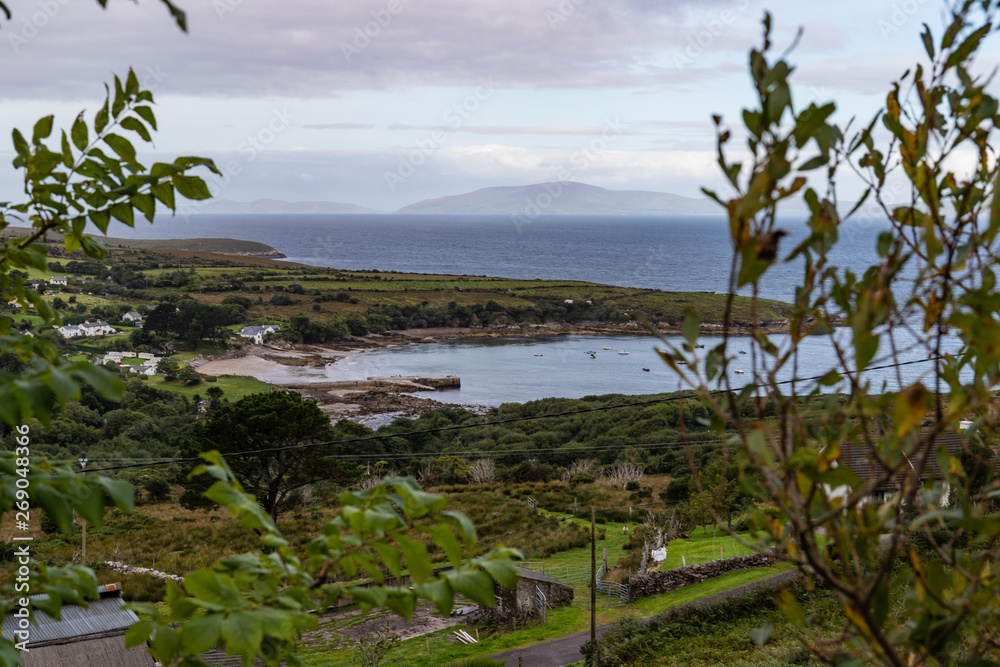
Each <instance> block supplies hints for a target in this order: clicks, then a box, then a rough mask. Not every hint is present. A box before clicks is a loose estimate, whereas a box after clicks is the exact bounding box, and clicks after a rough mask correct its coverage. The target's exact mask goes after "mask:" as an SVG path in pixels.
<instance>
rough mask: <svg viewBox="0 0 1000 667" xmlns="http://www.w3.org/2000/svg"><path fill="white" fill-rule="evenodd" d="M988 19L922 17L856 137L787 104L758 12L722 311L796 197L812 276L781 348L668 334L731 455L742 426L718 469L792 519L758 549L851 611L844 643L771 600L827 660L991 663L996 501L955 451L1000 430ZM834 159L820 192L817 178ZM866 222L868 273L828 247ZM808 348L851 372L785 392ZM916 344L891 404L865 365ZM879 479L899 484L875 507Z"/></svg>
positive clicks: (814, 112) (999, 294)
mask: <svg viewBox="0 0 1000 667" xmlns="http://www.w3.org/2000/svg"><path fill="white" fill-rule="evenodd" d="M996 12H997V9H996V7H995V6H992V5H991V3H989V2H985V1H980V0H964V1H963V2H959V3H956V4H955V5H954V7H953V13H952V15H951V16H950V17H949V19H948V23H947V25H946V26H945V29H944V30H943V34H941V35H939V36H937V37H935V35H934V34H933V33H932V31H931V29H930V28H928V27H926V26H925V30H924V32H923V34H922V35H921V38H922V43H923V49H924V51H925V52H926V56H927V59H926V61H925V62H922V63H919V64H918V65H917V66H916V67H914V68H913V69H911V70H909V71H907V72H906V73H905V74H904V75H903V76H902V77H901V78H900V79H899V81H897V82H895V83H894V84H893V85H892V88H891V90H890V91H889V92H888V95H887V98H886V105H885V108H884V109H883V110H882V111H881V112H880V113H879V114H878V115H877V116H876V117H875V118H874V119H872V121H871V122H870V123H869V124H867V125H865V126H864V127H862V128H861V129H860V130H858V131H855V132H853V134H848V133H847V132H846V130H844V129H841V128H840V127H838V126H837V125H835V124H833V123H831V122H830V118H831V116H832V114H833V113H834V111H835V108H836V107H835V105H834V104H832V103H827V104H817V103H810V104H809V105H808V106H806V107H805V108H800V107H796V106H795V104H794V103H793V95H792V89H791V86H790V83H789V76H790V74H791V72H792V67H791V66H790V65H789V64H788V62H787V61H786V60H785V58H784V57H781V58H777V59H773V58H772V57H771V56H770V49H771V38H770V27H771V19H770V16H769V15H765V18H764V43H763V47H762V48H761V49H759V50H753V51H752V52H751V54H750V72H751V75H752V80H753V84H754V89H755V91H756V94H757V102H759V105H756V106H755V107H754V108H751V109H747V110H745V111H744V112H743V116H742V120H743V124H744V126H745V131H746V133H747V136H748V140H747V142H748V143H747V145H748V147H749V149H750V153H751V156H750V158H751V159H750V160H749V162H748V163H746V161H745V159H744V158H743V156H740V158H739V159H738V160H734V161H730V160H729V158H728V156H727V143H728V141H729V140H730V139H731V137H732V136H733V135H732V133H731V132H730V131H729V130H728V129H725V128H724V127H722V123H721V119H720V118H718V117H716V123H717V125H718V126H719V128H718V139H717V142H718V156H719V166H720V167H721V169H722V171H723V173H724V175H725V177H726V179H727V181H728V184H729V185H730V186H731V188H732V189H733V191H734V192H735V194H734V195H733V196H731V197H728V196H723V195H720V194H716V193H714V192H708V191H706V192H707V193H708V194H709V196H711V197H712V198H714V199H715V200H716V201H718V202H719V203H720V204H721V205H722V206H723V207H724V209H725V213H726V215H727V217H728V218H729V233H730V237H731V240H732V244H733V257H732V262H731V271H730V295H731V297H730V299H731V298H732V295H733V294H735V292H736V291H737V289H747V290H749V292H750V293H751V294H752V295H753V298H754V299H756V298H757V294H758V291H759V289H758V288H759V281H760V279H761V277H762V276H765V275H766V274H767V273H768V271H769V270H770V269H771V267H772V266H773V265H774V264H775V263H776V262H777V261H779V260H781V253H780V252H779V249H780V248H779V242H780V241H781V238H782V236H783V230H781V229H780V228H779V227H778V225H777V215H778V214H779V211H780V210H781V209H782V207H783V206H784V202H785V201H786V200H788V199H790V198H791V197H794V196H801V197H802V199H803V200H804V202H805V203H806V205H807V206H808V210H809V216H808V227H809V234H808V236H807V237H806V238H805V239H804V240H803V241H802V242H801V243H799V245H798V246H796V247H795V248H793V249H792V250H791V252H790V254H788V260H795V261H801V262H802V265H803V266H804V274H803V277H802V280H801V284H800V285H799V287H798V290H797V292H796V300H795V303H794V308H793V311H792V312H791V314H790V315H789V319H788V322H789V330H790V333H789V336H788V342H787V344H784V345H780V346H779V345H776V344H775V343H774V342H773V341H772V340H771V338H770V337H769V336H768V334H766V333H765V332H764V331H763V330H762V329H761V327H760V326H759V323H757V322H753V323H752V324H751V326H750V329H749V334H750V338H749V341H750V343H749V344H750V347H751V348H752V349H751V351H750V356H749V357H747V358H737V357H736V355H735V354H733V353H732V348H731V347H729V344H730V337H731V336H732V335H733V333H734V328H733V326H731V322H730V318H729V315H728V309H727V315H726V318H725V319H726V329H725V335H724V338H723V341H722V342H721V343H720V344H719V345H717V346H715V347H713V348H711V349H707V350H705V351H704V352H702V351H701V350H699V349H698V348H696V347H695V341H696V337H697V334H698V318H697V314H696V313H693V312H689V313H688V314H687V316H686V318H685V320H684V323H683V326H682V329H683V332H684V335H685V342H684V343H683V344H671V343H669V342H666V341H665V343H666V350H665V351H664V353H663V356H664V359H665V360H666V362H667V363H668V364H669V365H670V366H671V367H672V368H673V369H674V370H675V372H677V373H678V374H680V375H681V376H682V377H683V378H685V379H686V381H687V382H688V383H689V385H690V386H691V387H693V388H695V389H696V390H697V392H698V395H699V402H700V403H701V405H703V406H705V407H707V408H708V409H709V411H710V414H711V423H712V426H713V428H714V429H715V430H716V432H717V433H718V435H719V436H720V437H721V438H722V440H723V442H724V443H729V442H730V439H731V438H732V437H733V436H734V435H735V437H736V439H737V440H738V442H739V443H740V448H739V451H738V452H736V453H735V455H734V453H733V452H731V451H730V450H729V448H728V447H726V448H724V450H723V452H722V457H723V461H724V463H725V465H728V464H729V462H730V461H734V460H735V461H737V462H738V463H739V464H741V465H742V466H745V468H746V470H747V471H748V472H752V473H754V474H745V475H743V477H742V479H741V484H742V485H743V487H744V488H746V489H747V490H749V491H750V492H752V494H753V495H754V496H755V497H756V498H757V499H758V500H762V501H766V502H768V503H769V504H774V505H776V506H777V507H778V508H779V510H780V514H781V517H780V519H777V520H773V519H772V520H768V521H767V522H766V524H765V525H762V526H760V529H761V532H760V533H759V534H758V537H759V538H760V542H758V543H757V544H755V545H753V546H756V547H757V548H771V547H776V548H777V549H778V550H779V554H780V555H781V557H782V558H784V559H785V560H787V561H789V562H791V563H793V564H795V566H796V567H797V568H798V569H799V571H801V572H802V573H803V574H804V575H805V576H806V577H808V578H809V579H811V580H813V581H815V582H818V583H819V584H821V585H824V586H826V587H828V588H829V589H830V590H831V591H832V592H833V593H834V594H835V595H836V596H837V598H838V600H839V601H840V604H841V606H842V609H843V611H844V614H845V617H846V619H847V623H846V625H845V626H844V627H843V628H839V630H840V632H839V634H837V635H835V636H831V633H830V628H828V627H827V628H819V627H816V625H817V619H816V618H814V617H811V616H808V615H806V613H805V612H804V611H803V609H802V608H801V607H800V606H799V604H798V602H796V601H795V599H794V598H793V597H792V596H790V595H782V596H779V602H780V604H781V606H782V608H783V609H784V611H785V612H786V614H787V615H788V616H789V618H790V619H792V621H793V622H794V623H795V624H796V625H797V626H798V627H799V628H800V629H801V630H802V631H803V632H804V633H805V635H804V636H805V637H806V643H807V647H808V648H809V649H810V650H811V651H812V652H814V653H815V654H816V655H817V656H819V657H820V658H821V659H822V660H823V661H825V662H827V663H829V664H833V663H836V664H873V663H878V664H885V665H894V666H897V667H902V666H903V665H917V664H921V665H924V664H926V665H943V664H976V663H977V662H979V661H995V660H996V656H997V642H996V637H997V634H998V632H1000V616H998V614H997V611H998V610H1000V579H998V576H997V573H996V572H997V571H996V568H995V564H996V562H997V560H998V558H1000V541H998V535H1000V518H998V517H997V516H996V515H995V514H992V513H991V512H992V511H993V510H992V508H993V499H994V497H995V496H996V495H997V493H998V489H997V485H996V484H995V483H992V484H987V483H986V479H985V478H983V477H982V476H979V475H970V474H969V473H967V471H966V468H964V467H963V465H962V460H961V459H962V458H963V457H957V456H954V455H953V453H951V452H949V450H948V449H947V448H946V447H945V445H944V441H945V440H946V439H947V437H948V436H947V434H949V433H955V432H956V430H957V429H959V421H960V420H962V419H963V418H966V417H968V418H969V419H971V420H972V421H973V425H972V427H970V428H966V429H962V438H963V439H964V440H966V441H968V442H969V443H970V444H971V446H970V445H966V446H965V447H964V448H965V450H966V453H968V454H969V457H971V458H972V459H975V458H976V453H977V452H980V453H981V452H982V447H981V446H980V445H983V444H985V445H989V444H991V443H995V442H996V438H997V432H998V425H997V422H996V420H995V418H994V417H993V416H992V415H993V414H994V413H995V400H994V399H993V397H992V394H991V392H992V389H993V387H994V386H995V385H996V384H997V383H998V381H1000V345H998V344H997V341H998V340H1000V319H998V317H997V306H996V304H997V303H998V302H1000V291H998V289H997V281H996V277H995V276H996V273H995V272H996V271H997V269H998V268H1000V259H998V253H997V252H996V245H997V240H998V235H1000V190H998V184H1000V181H998V179H1000V162H998V160H997V159H996V150H995V148H994V147H995V145H996V143H995V142H996V136H997V126H998V123H1000V115H998V108H1000V104H998V100H997V99H996V98H995V97H993V96H991V95H990V93H989V92H988V91H987V89H986V87H987V84H989V82H990V79H989V78H983V77H981V76H978V75H976V74H975V73H974V67H973V58H974V56H975V54H976V53H977V52H978V51H980V50H981V48H982V44H983V40H984V39H985V38H986V37H987V36H988V35H989V33H991V32H992V31H993V26H994V21H995V19H996ZM879 124H881V129H876V128H877V126H878V125H879ZM882 136H885V137H886V139H885V140H883V139H882V138H881V137H882ZM960 158H961V160H967V162H965V164H968V165H969V167H968V168H967V169H960V168H959V167H958V166H957V165H958V163H959V161H960ZM745 163H746V165H747V166H748V167H749V168H744V164H745ZM821 168H822V170H823V171H822V172H818V173H819V174H820V175H818V176H814V179H813V184H815V183H816V182H818V181H822V182H823V186H822V191H817V190H816V189H814V187H813V186H811V185H810V181H809V180H808V179H807V176H808V175H809V173H810V172H813V174H816V173H817V172H815V171H814V170H817V169H821ZM845 170H848V171H851V172H853V173H855V174H856V175H857V176H858V177H860V178H861V179H862V180H863V181H864V184H865V186H866V190H865V192H864V194H863V196H861V197H860V198H859V199H858V200H857V201H856V202H855V203H854V205H853V207H851V208H850V210H849V211H848V210H846V208H841V205H840V204H841V202H840V199H839V197H838V189H837V186H838V183H839V182H840V179H841V178H842V176H843V172H844V171H845ZM894 181H896V182H904V183H905V184H906V187H905V188H904V190H903V192H904V197H903V200H902V201H900V200H899V198H898V197H893V192H892V188H891V187H890V184H891V183H893V182H894ZM897 192H898V190H897ZM867 201H871V202H872V204H871V207H870V208H869V209H863V207H864V205H865V202H867ZM859 210H864V211H865V212H866V213H868V214H870V215H871V214H877V215H879V216H880V217H882V218H883V219H884V221H885V224H886V231H884V232H882V233H881V234H879V236H878V241H877V247H876V250H877V252H878V259H877V261H876V262H875V263H873V264H872V265H871V266H870V267H869V268H868V269H867V270H866V271H864V272H859V273H855V272H853V271H849V270H844V269H841V268H838V267H837V266H836V265H834V263H833V261H832V259H831V254H830V253H831V250H832V249H833V248H834V247H835V246H836V244H837V241H838V236H839V235H840V233H841V231H842V230H843V228H844V226H845V225H846V224H848V221H850V219H851V217H852V216H854V215H855V214H856V212H858V211H859ZM806 336H821V337H824V338H825V339H826V341H827V342H828V344H829V345H830V346H831V348H832V349H833V350H834V351H835V353H836V358H837V359H838V360H839V361H838V363H837V364H835V365H832V366H831V367H830V368H829V369H828V370H827V372H825V373H824V374H821V376H820V378H819V380H818V381H814V382H800V381H796V382H793V383H785V382H782V381H781V379H780V378H783V377H785V375H786V374H788V375H795V372H794V368H795V363H796V359H797V358H798V356H797V355H798V354H799V353H800V351H799V344H800V343H801V342H802V341H803V340H804V339H805V337H806ZM813 340H815V338H814V339H813ZM746 345H747V343H746V342H745V341H744V340H741V342H740V347H741V348H742V347H745V346H746ZM904 350H905V351H909V352H910V353H911V354H912V353H913V351H914V350H916V351H917V354H919V355H920V356H922V357H924V358H926V359H928V360H929V362H928V364H929V365H930V366H932V367H933V374H932V375H931V376H930V379H928V380H926V381H922V380H912V379H908V378H907V377H906V376H905V375H903V374H902V372H899V374H898V375H897V378H898V384H899V385H900V386H899V388H898V390H896V391H883V392H882V393H878V388H877V387H876V386H874V385H873V384H872V381H871V379H869V377H868V376H867V375H866V374H865V373H864V372H865V370H866V369H870V368H871V367H872V366H873V365H884V364H887V363H888V364H895V365H897V367H899V366H900V365H902V364H903V363H904V362H905V361H906V360H905V359H904V358H903V357H902V353H903V351H904ZM880 355H881V356H880ZM737 359H738V361H737ZM746 360H749V361H750V362H751V364H752V372H753V374H754V377H755V379H756V382H755V385H749V386H747V387H745V388H740V387H734V386H733V385H732V383H731V381H730V375H731V374H730V373H728V372H727V369H729V367H730V366H731V365H733V364H734V362H736V363H739V364H740V365H742V366H746ZM679 361H682V362H686V363H683V364H680V363H678V362H679ZM747 372H748V374H749V373H750V372H751V369H750V368H748V369H747ZM830 392H835V393H830ZM771 410H773V412H769V411H771ZM747 415H749V418H748V417H747ZM849 451H857V452H862V453H863V455H864V456H865V457H867V459H868V461H867V464H868V466H869V467H868V468H866V470H868V471H869V472H871V474H865V475H860V474H859V473H858V472H857V471H856V470H855V469H852V467H851V465H850V464H849V462H848V459H847V457H846V454H847V452H849ZM723 479H724V477H720V482H721V480H723ZM885 486H890V487H891V488H893V489H895V491H894V492H893V493H891V494H890V495H889V497H888V498H884V497H879V496H878V495H877V492H878V491H879V490H880V489H882V488H885ZM717 519H718V517H717ZM819 535H825V536H826V538H825V541H824V540H821V539H820V538H819V537H818V536H819ZM969 545H974V548H969ZM766 635H767V633H761V634H760V636H761V637H765V636H766Z"/></svg>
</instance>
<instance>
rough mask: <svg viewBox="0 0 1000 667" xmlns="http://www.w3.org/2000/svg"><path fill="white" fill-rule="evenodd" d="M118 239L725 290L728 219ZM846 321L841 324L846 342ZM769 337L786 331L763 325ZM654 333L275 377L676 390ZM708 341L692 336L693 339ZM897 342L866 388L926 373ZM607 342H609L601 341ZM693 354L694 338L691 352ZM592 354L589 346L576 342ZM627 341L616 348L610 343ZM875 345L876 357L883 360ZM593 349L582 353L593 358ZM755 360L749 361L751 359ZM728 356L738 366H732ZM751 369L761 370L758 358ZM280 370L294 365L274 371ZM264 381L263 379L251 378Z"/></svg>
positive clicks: (680, 385)
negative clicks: (259, 247) (897, 353)
mask: <svg viewBox="0 0 1000 667" xmlns="http://www.w3.org/2000/svg"><path fill="white" fill-rule="evenodd" d="M779 227H780V228H781V229H784V230H785V231H787V232H788V233H789V235H788V236H787V237H785V238H784V239H783V240H782V242H781V247H780V252H779V257H780V258H781V259H782V260H784V259H785V258H786V257H787V255H788V254H789V253H790V252H791V250H792V249H793V248H794V247H795V246H796V245H797V244H798V243H799V242H801V240H802V239H804V238H806V236H807V234H808V228H807V226H806V224H805V222H804V221H803V220H801V219H795V218H788V219H783V220H781V221H780V223H779ZM885 229H886V227H885V226H884V225H880V224H878V223H877V222H875V221H874V220H872V219H862V220H861V221H859V222H853V223H847V224H845V225H844V226H842V228H841V229H840V232H839V235H840V239H839V243H838V245H837V247H836V249H835V250H834V252H833V253H832V255H831V258H832V261H833V262H834V263H836V264H838V265H841V266H843V267H845V268H849V269H851V270H854V271H856V272H861V271H863V270H864V268H865V267H867V266H868V265H870V264H871V263H873V262H875V261H876V260H877V253H876V250H875V247H876V239H877V236H878V234H879V233H880V232H881V231H883V230H885ZM111 233H112V235H114V236H119V237H125V238H156V239H167V238H235V239H241V240H248V241H258V242H261V243H265V244H268V245H270V246H272V247H274V248H276V249H277V250H279V251H281V252H282V253H284V254H285V255H286V256H287V260H286V261H292V262H301V263H305V264H311V265H314V266H325V267H336V268H341V269H379V270H384V271H400V272H414V273H431V274H456V275H469V276H480V275H482V276H498V277H505V278H518V279H525V280H533V279H546V280H552V279H569V280H582V281H590V282H595V283H604V284H611V285H620V286H624V287H637V288H652V289H660V290H668V291H695V292H726V291H727V286H728V281H729V267H730V261H731V257H732V250H731V242H730V240H729V232H728V222H727V221H726V219H724V218H722V217H721V216H720V217H716V216H677V217H634V216H539V217H537V218H535V219H534V220H530V221H526V220H524V219H523V218H522V219H517V218H512V217H511V216H422V215H421V216H417V215H405V216H403V215H191V216H180V215H179V216H176V217H166V216H163V217H160V218H158V219H157V221H156V223H155V224H154V225H151V226H150V225H145V224H140V225H138V226H137V227H136V228H134V229H130V228H116V229H113V230H112V231H111ZM802 272H803V264H802V262H801V261H780V262H778V263H777V264H776V265H775V266H774V267H772V269H771V270H770V271H769V272H768V275H767V276H766V277H765V279H764V280H763V281H762V283H761V287H760V295H761V296H762V297H765V298H771V299H777V300H781V301H790V300H792V299H793V297H794V292H795V287H796V285H798V284H799V283H800V280H801V276H802ZM846 333H847V332H841V339H842V340H843V341H844V342H846V341H847V337H846ZM773 340H774V342H775V343H776V344H778V345H779V346H782V345H787V338H786V337H785V336H774V337H773ZM671 342H672V343H675V344H676V343H678V342H679V338H678V337H668V338H667V339H666V340H665V341H661V340H658V339H656V338H654V337H651V336H643V335H638V336H635V337H633V336H607V337H602V336H557V337H552V338H542V339H519V338H510V339H502V338H501V339H491V340H442V341H438V342H432V343H422V344H414V345H406V346H399V347H393V348H382V349H379V350H374V351H371V352H367V353H364V354H360V355H352V356H350V357H347V358H345V359H342V360H340V361H338V362H337V363H336V364H334V365H331V366H328V367H327V368H326V369H311V368H303V369H292V370H289V369H288V367H284V368H283V369H282V373H283V374H284V376H283V377H282V379H285V380H295V381H298V382H302V381H317V382H319V381H330V380H346V379H364V378H365V377H368V376H372V375H382V376H386V375H404V376H409V375H456V376H458V377H460V378H461V384H462V386H461V389H457V390H447V391H440V392H435V393H434V394H433V395H432V397H433V398H435V399H437V400H440V401H443V402H450V403H458V404H480V405H498V404H500V403H504V402H524V401H529V400H534V399H539V398H545V397H551V396H557V397H567V398H578V397H583V396H588V395H600V394H609V393H620V394H649V393H657V392H665V391H677V390H684V389H687V388H688V385H687V384H686V382H685V381H684V379H683V378H681V377H680V376H678V375H677V374H676V373H674V372H673V371H671V370H670V369H669V367H667V365H666V364H665V363H664V362H663V360H662V359H661V358H660V357H659V356H658V354H657V352H656V350H657V349H664V348H665V347H667V346H668V345H669V344H670V343H671ZM715 342H717V340H716V339H714V338H712V337H708V336H706V337H703V338H702V339H701V341H700V343H703V344H705V346H706V347H705V348H704V349H705V350H707V349H710V348H711V346H712V344H713V343H715ZM909 343H910V341H908V340H906V339H905V338H900V339H897V347H898V348H900V349H903V350H904V352H903V353H902V354H901V359H902V360H904V361H907V362H910V363H909V364H908V365H907V366H904V367H889V368H884V369H880V370H873V371H870V372H869V373H867V374H866V377H867V379H869V380H871V381H872V384H873V386H872V388H873V390H876V391H879V390H893V389H898V388H899V387H900V385H901V383H904V384H905V383H910V382H913V381H914V380H915V379H917V378H921V379H923V380H924V381H925V382H930V381H932V379H933V378H932V376H931V373H930V370H931V367H930V364H929V363H926V361H925V355H924V354H923V353H922V352H921V351H919V350H912V349H907V348H909V347H910V345H909ZM605 347H609V348H611V349H610V350H607V349H604V348H605ZM741 350H742V351H744V352H748V351H750V347H749V344H747V342H746V341H741V340H740V339H736V341H735V343H734V344H733V345H732V350H731V353H732V354H733V355H735V356H734V359H735V361H734V363H733V369H732V370H731V371H730V378H729V379H730V381H731V382H732V384H733V386H736V387H739V386H743V385H744V384H747V383H751V382H753V381H755V374H754V371H755V368H754V362H753V359H752V358H751V355H750V354H746V355H743V354H740V351H741ZM699 351H700V352H703V351H704V350H699ZM588 352H593V353H594V354H593V355H591V354H588ZM620 352H627V353H628V354H619V353H620ZM890 352H891V350H890V347H889V345H888V344H887V343H885V344H883V346H882V349H880V350H879V353H878V355H876V361H877V362H879V363H884V364H891V363H892V358H891V354H890ZM592 357H593V358H592ZM758 362H759V360H758ZM835 362H836V357H835V354H834V350H833V346H832V345H831V343H830V341H829V340H828V339H826V338H824V337H815V338H810V339H808V340H807V341H806V342H805V344H804V345H802V346H801V348H800V353H799V356H798V360H797V364H796V367H795V369H794V371H792V370H791V369H789V370H787V371H785V372H783V373H781V374H779V379H780V380H782V381H785V382H787V383H789V388H790V385H791V383H792V382H795V383H796V389H797V390H799V391H808V390H809V389H810V388H811V387H812V386H815V382H816V378H817V377H819V376H821V375H823V374H824V373H825V372H826V370H828V369H829V368H831V367H832V366H834V365H835ZM735 368H740V369H741V370H743V371H744V372H743V373H737V372H736V371H735ZM756 370H757V372H758V373H762V372H763V371H762V369H761V368H760V367H759V366H758V367H757V369H756ZM289 373H291V374H293V375H294V376H295V377H294V378H291V377H287V376H288V374H289ZM262 379H269V380H274V379H276V378H262Z"/></svg>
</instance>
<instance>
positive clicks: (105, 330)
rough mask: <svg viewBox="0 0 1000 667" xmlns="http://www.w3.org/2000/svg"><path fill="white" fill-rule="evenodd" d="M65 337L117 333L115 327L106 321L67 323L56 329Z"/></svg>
mask: <svg viewBox="0 0 1000 667" xmlns="http://www.w3.org/2000/svg"><path fill="white" fill-rule="evenodd" d="M56 330H57V331H58V332H59V333H61V334H62V335H63V336H64V337H65V338H76V337H78V336H88V337H91V338H92V337H94V336H108V335H110V334H115V333H118V331H117V329H115V328H114V327H112V326H111V325H110V324H108V323H107V322H84V323H83V324H67V325H65V326H61V327H57V329H56Z"/></svg>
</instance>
